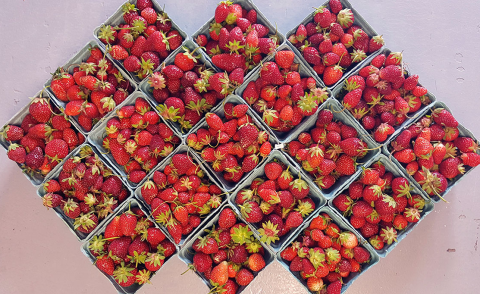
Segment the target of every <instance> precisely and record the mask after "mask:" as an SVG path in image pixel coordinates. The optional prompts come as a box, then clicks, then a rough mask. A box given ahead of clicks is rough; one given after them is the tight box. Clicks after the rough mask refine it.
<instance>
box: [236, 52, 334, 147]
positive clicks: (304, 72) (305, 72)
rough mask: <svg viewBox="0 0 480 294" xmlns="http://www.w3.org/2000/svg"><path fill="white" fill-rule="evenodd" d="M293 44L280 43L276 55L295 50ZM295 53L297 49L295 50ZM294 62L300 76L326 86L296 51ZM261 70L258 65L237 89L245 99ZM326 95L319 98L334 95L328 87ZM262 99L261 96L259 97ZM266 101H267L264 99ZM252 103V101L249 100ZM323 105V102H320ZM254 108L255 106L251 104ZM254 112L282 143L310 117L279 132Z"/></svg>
mask: <svg viewBox="0 0 480 294" xmlns="http://www.w3.org/2000/svg"><path fill="white" fill-rule="evenodd" d="M292 47H293V46H291V45H288V44H287V43H285V44H282V45H280V46H279V47H278V48H277V50H276V52H275V55H276V53H277V52H279V51H283V50H287V51H293V48H292ZM293 52H294V53H295V51H293ZM275 55H272V56H268V57H267V58H266V59H265V60H264V61H263V63H266V62H269V61H275ZM293 62H294V63H296V64H298V65H299V67H298V73H299V74H300V77H301V78H308V77H312V78H314V79H315V82H316V83H317V88H319V89H322V88H324V87H325V85H324V84H323V82H322V81H321V80H320V79H319V78H318V76H317V75H316V74H315V73H314V72H313V71H312V70H311V67H310V66H309V65H308V64H307V63H306V62H305V61H303V60H302V59H301V58H300V56H299V55H298V54H297V53H295V58H294V61H293ZM260 70H261V67H258V68H257V69H255V70H254V71H252V72H251V74H250V76H249V78H248V79H246V80H245V82H244V83H243V85H242V86H240V87H239V88H238V89H237V90H236V91H235V94H237V95H238V96H240V97H243V99H244V100H245V101H248V100H247V99H249V98H250V97H249V96H247V94H244V92H245V89H246V88H247V86H248V84H250V83H255V81H256V80H258V79H259V77H260ZM323 93H325V94H326V95H325V96H326V98H325V97H318V99H325V100H326V99H328V98H329V97H332V93H331V92H330V91H329V90H327V89H324V92H323ZM259 99H261V98H259ZM325 100H324V101H321V102H325ZM264 102H265V101H264ZM248 103H250V102H248ZM265 103H266V102H265ZM319 104H320V105H321V103H319ZM250 106H251V107H252V108H253V106H252V105H250ZM316 113H318V111H317V112H316ZM253 114H254V115H255V117H256V118H257V120H258V121H260V122H262V123H263V124H264V125H265V126H266V127H268V129H269V131H270V133H272V134H273V135H274V136H275V138H276V139H277V140H278V141H279V142H281V143H285V142H287V141H288V138H289V137H290V135H291V134H293V133H295V132H296V131H297V130H298V129H300V128H302V125H303V124H304V123H305V122H306V120H307V119H308V117H304V118H303V120H302V122H301V123H300V124H298V125H297V126H295V127H294V128H293V129H291V130H290V131H287V132H279V131H276V130H273V129H272V128H270V127H269V126H267V124H266V123H265V121H264V120H263V118H262V114H261V113H258V112H257V111H253Z"/></svg>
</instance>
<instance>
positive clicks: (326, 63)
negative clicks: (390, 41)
mask: <svg viewBox="0 0 480 294" xmlns="http://www.w3.org/2000/svg"><path fill="white" fill-rule="evenodd" d="M329 7H330V9H329V8H327V7H324V6H321V7H319V8H317V9H316V10H315V15H314V17H313V21H312V22H309V23H307V24H306V25H303V24H300V25H299V26H298V27H297V30H296V32H295V34H294V35H291V36H289V37H288V40H289V41H290V42H291V43H292V44H293V45H294V46H295V47H297V48H298V49H299V50H300V51H301V52H302V54H303V57H304V58H305V60H306V61H307V62H308V63H309V64H311V65H312V66H313V70H314V71H315V72H316V73H317V74H318V75H319V76H322V75H323V76H322V80H323V82H324V83H325V85H327V86H331V85H333V84H335V83H336V82H338V81H339V80H340V79H341V78H342V76H343V71H344V70H346V69H348V68H352V67H353V66H354V65H355V64H356V63H359V62H361V61H362V60H364V59H365V58H367V55H368V54H371V53H373V52H375V51H377V50H379V49H380V48H382V46H383V44H384V41H383V38H382V36H375V37H372V38H370V37H369V36H368V35H367V33H365V31H364V30H362V28H361V27H359V26H357V25H354V24H353V23H354V21H355V15H354V14H353V12H352V10H350V9H348V8H345V9H343V6H342V3H341V2H340V0H330V1H329Z"/></svg>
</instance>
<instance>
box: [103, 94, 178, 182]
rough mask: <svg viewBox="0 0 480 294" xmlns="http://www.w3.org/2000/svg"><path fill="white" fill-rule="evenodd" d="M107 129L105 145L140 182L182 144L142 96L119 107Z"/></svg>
mask: <svg viewBox="0 0 480 294" xmlns="http://www.w3.org/2000/svg"><path fill="white" fill-rule="evenodd" d="M105 130H106V133H107V136H106V137H105V138H104V139H103V148H105V149H106V150H108V151H109V152H110V153H111V154H112V156H113V158H114V159H115V162H116V163H117V164H118V165H120V166H122V167H123V168H124V170H125V173H126V174H127V175H128V179H129V180H130V181H131V182H133V183H140V182H141V181H142V180H143V179H144V178H145V177H146V175H147V173H148V172H149V171H150V170H152V169H153V168H154V167H155V166H157V164H158V163H159V162H160V160H161V159H162V158H164V157H167V156H168V155H169V154H170V153H172V151H173V150H174V149H175V145H177V144H179V143H180V138H178V137H177V136H176V135H175V134H174V133H173V131H172V129H170V128H169V127H168V126H167V125H166V124H164V123H163V122H161V120H160V116H159V115H158V114H157V113H156V112H155V111H154V110H152V109H151V107H150V104H149V103H148V102H147V101H146V100H145V99H143V98H142V97H137V98H136V100H135V105H125V106H123V107H122V108H120V109H119V110H118V111H117V117H113V118H111V119H110V120H108V122H107V125H106V127H105Z"/></svg>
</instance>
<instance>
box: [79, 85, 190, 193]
mask: <svg viewBox="0 0 480 294" xmlns="http://www.w3.org/2000/svg"><path fill="white" fill-rule="evenodd" d="M139 97H141V98H144V99H145V100H146V101H147V102H148V103H149V104H150V107H152V110H154V111H156V109H155V107H154V106H153V105H151V103H150V101H149V100H148V99H147V97H146V96H145V94H143V93H142V92H140V91H137V92H134V93H132V94H131V95H130V96H129V97H128V98H127V99H126V100H125V101H123V102H122V103H121V104H120V105H118V106H117V107H116V108H115V109H114V110H113V111H112V112H111V113H109V114H108V115H107V116H105V117H104V118H103V121H102V122H101V123H99V124H98V127H97V128H96V129H95V131H93V132H92V133H91V134H90V135H89V136H88V142H89V143H90V144H91V145H93V146H94V147H95V148H96V149H97V150H98V151H99V153H100V155H101V156H102V158H103V159H105V160H106V161H107V162H108V163H110V165H111V166H113V168H114V169H115V170H116V171H117V172H118V174H119V175H121V176H123V177H125V178H126V179H127V178H128V177H127V174H126V173H125V170H124V168H123V167H122V166H120V165H119V164H118V163H117V162H116V161H115V159H114V158H113V156H112V154H111V153H110V151H108V150H106V149H105V148H103V139H104V138H105V137H106V136H107V132H106V131H105V127H106V126H107V123H108V121H109V120H110V119H111V118H113V117H115V116H117V111H118V110H119V109H120V108H122V107H123V106H126V105H135V100H136V99H137V98H139ZM159 122H163V123H165V121H164V120H163V118H162V117H160V121H159ZM167 126H168V125H167ZM173 133H174V135H175V136H178V137H179V138H181V137H180V136H179V135H178V134H177V133H176V132H175V130H173ZM181 144H182V142H181V143H180V145H181ZM177 147H178V145H177V146H176V147H175V146H174V150H175V148H177ZM170 156H171V154H169V155H168V156H167V157H165V158H163V159H161V160H159V162H158V164H161V163H162V161H164V160H167V159H168V158H170ZM151 173H152V171H150V172H148V173H147V176H146V177H145V179H143V180H142V181H141V182H140V183H138V184H136V183H133V182H131V181H130V180H128V179H127V180H125V182H126V183H127V186H128V187H129V188H131V189H132V190H135V189H136V188H137V187H139V186H141V185H142V184H143V182H145V181H146V179H147V178H148V177H149V176H150V174H151Z"/></svg>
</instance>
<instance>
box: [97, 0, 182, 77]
mask: <svg viewBox="0 0 480 294" xmlns="http://www.w3.org/2000/svg"><path fill="white" fill-rule="evenodd" d="M151 2H152V4H153V9H155V12H157V14H158V15H160V16H161V17H162V18H164V17H165V16H167V15H166V13H165V11H164V10H163V8H162V7H161V6H160V4H158V2H157V1H155V0H152V1H151ZM128 4H130V5H135V6H136V4H137V0H128V1H126V2H125V3H124V4H122V5H121V6H120V7H119V8H118V9H117V11H116V12H115V13H114V14H113V15H112V16H110V17H109V18H108V19H107V20H106V21H105V22H104V23H102V24H101V25H100V26H98V27H97V28H96V29H95V30H94V31H93V36H94V37H95V39H96V40H97V42H98V44H99V45H100V46H101V47H102V48H103V49H104V50H105V49H106V46H105V45H106V44H105V43H103V42H102V41H101V40H100V38H99V34H100V32H101V31H102V28H104V27H106V26H112V27H115V26H119V25H122V24H125V20H124V18H123V7H124V5H128ZM167 17H168V16H167ZM169 22H171V30H170V32H171V31H177V32H178V34H179V35H180V36H181V37H182V39H183V41H185V40H187V39H188V35H187V33H185V32H184V31H183V30H182V29H181V28H180V27H179V26H178V25H177V24H176V23H175V22H174V21H173V20H172V19H170V20H169ZM157 27H158V26H157ZM175 49H176V48H175ZM172 51H173V50H172ZM170 54H171V51H170ZM108 55H109V56H110V58H112V56H111V55H110V54H109V53H108ZM160 57H161V58H162V59H165V58H166V57H167V56H160ZM112 59H113V58H112ZM113 61H114V62H115V64H117V65H118V66H119V67H121V68H122V69H123V70H124V71H125V72H128V71H127V70H126V69H125V66H124V65H123V61H119V60H115V59H113ZM155 69H156V68H154V69H153V70H155ZM128 74H129V75H130V77H132V79H134V80H135V82H136V83H137V84H138V83H140V82H141V81H142V80H141V79H140V78H139V77H138V76H137V75H136V74H135V73H133V72H128Z"/></svg>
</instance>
